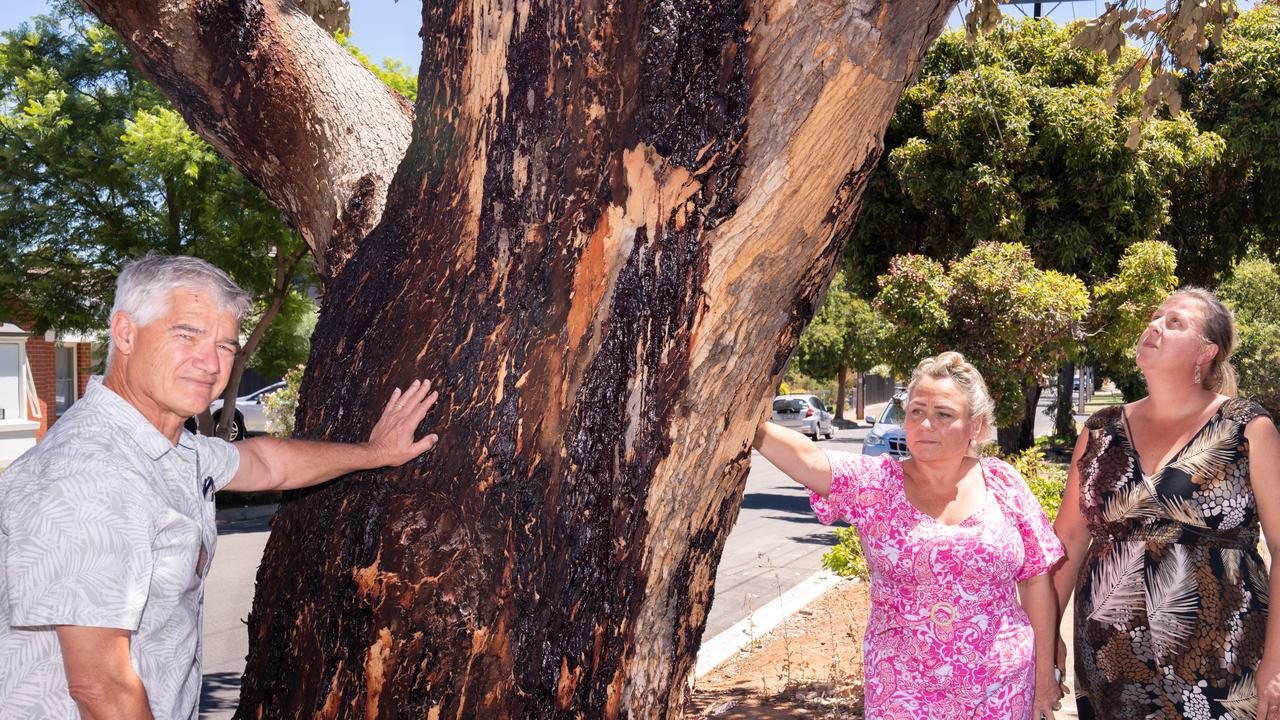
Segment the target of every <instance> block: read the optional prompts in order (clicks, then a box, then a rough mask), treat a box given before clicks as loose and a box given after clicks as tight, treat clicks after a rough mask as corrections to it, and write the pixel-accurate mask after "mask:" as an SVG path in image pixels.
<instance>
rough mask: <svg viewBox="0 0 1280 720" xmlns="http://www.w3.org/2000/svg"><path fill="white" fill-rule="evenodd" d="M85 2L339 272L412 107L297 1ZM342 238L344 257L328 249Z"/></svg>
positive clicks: (400, 143)
mask: <svg viewBox="0 0 1280 720" xmlns="http://www.w3.org/2000/svg"><path fill="white" fill-rule="evenodd" d="M82 4H83V5H84V6H85V7H86V8H87V9H88V10H89V11H90V12H92V13H94V14H95V15H97V16H98V17H99V18H101V19H102V20H103V22H105V23H107V24H108V25H110V26H111V27H113V28H115V30H116V31H117V32H119V33H120V35H121V37H122V38H123V39H124V42H125V44H126V45H127V46H128V47H129V50H130V52H131V53H132V55H133V57H134V61H135V62H136V63H137V65H138V67H139V69H140V70H141V71H142V73H143V74H144V75H146V76H147V78H149V79H150V80H151V81H152V82H154V83H155V84H156V85H157V86H158V87H159V88H160V90H161V91H162V92H164V94H165V95H166V96H168V97H169V99H170V100H171V101H172V102H173V104H174V106H175V107H176V108H177V109H178V111H179V112H180V113H182V116H183V117H184V118H186V120H187V122H188V123H189V124H190V125H191V127H192V128H193V129H194V130H195V131H196V132H197V133H198V134H199V135H200V136H201V137H203V138H204V139H205V140H207V141H208V142H209V143H210V144H212V145H213V146H214V147H215V148H216V149H217V150H218V151H219V152H220V153H222V155H223V156H225V157H226V158H228V159H229V160H231V162H232V163H234V164H235V165H236V167H237V168H239V169H240V171H241V172H243V173H244V174H245V175H246V176H247V177H248V178H249V179H250V180H251V181H253V183H254V184H255V185H257V186H258V187H260V188H262V189H263V191H264V192H266V194H267V197H269V198H270V199H271V201H272V202H273V203H274V204H275V205H276V206H278V207H279V208H281V210H283V211H284V213H285V215H286V217H287V218H288V219H289V222H290V224H292V225H293V227H294V228H296V229H297V231H298V232H299V233H300V234H301V235H302V237H303V239H304V240H305V241H306V243H307V245H308V246H309V247H310V248H311V251H312V252H313V253H314V254H315V257H316V264H317V267H318V268H319V269H320V272H321V274H322V275H323V276H325V277H332V276H333V275H334V274H335V272H336V270H337V269H339V267H340V265H341V263H342V262H344V261H345V258H346V257H349V255H350V250H351V248H352V247H353V246H354V244H355V243H356V242H358V241H359V240H360V239H362V238H363V236H364V235H365V234H366V233H367V232H368V231H369V230H370V229H371V228H372V227H373V226H374V225H375V224H376V223H377V221H378V219H379V218H381V216H382V210H383V206H384V204H385V201H386V188H387V185H388V183H389V182H390V179H391V176H392V174H393V173H394V172H395V170H396V167H397V166H398V165H399V163H400V160H401V158H402V157H403V156H404V152H405V149H406V148H407V147H408V145H409V135H410V126H411V123H412V118H413V109H412V107H411V106H410V104H409V103H408V101H407V100H405V99H404V98H403V97H401V96H400V95H399V94H397V93H395V92H394V91H392V90H390V89H388V88H387V87H386V86H385V85H383V83H382V81H381V80H379V79H378V78H377V77H376V76H374V75H373V74H372V73H370V72H369V71H368V70H366V69H365V68H364V67H362V66H361V65H360V63H359V62H358V61H356V60H355V59H354V58H353V57H351V55H350V54H349V53H348V52H347V51H346V50H344V49H343V48H342V47H341V46H339V45H338V44H337V42H335V41H334V40H333V39H332V38H331V37H330V36H329V35H328V33H327V32H325V30H323V29H322V28H320V27H319V26H318V25H316V23H315V22H314V21H312V19H311V18H310V17H308V16H307V14H306V13H305V12H303V11H302V10H300V9H299V8H298V6H297V5H295V4H294V3H293V2H292V1H291V0H263V1H262V2H251V1H250V0H226V1H225V2H208V3H203V2H201V3H191V2H179V1H178V0H82ZM336 225H337V226H340V228H336V227H335V226H336ZM335 234H337V235H340V237H338V238H335ZM335 242H336V243H337V244H339V245H341V246H342V247H343V248H344V250H343V251H342V252H339V253H336V254H335V253H331V252H330V249H331V247H332V246H333V245H334V244H335Z"/></svg>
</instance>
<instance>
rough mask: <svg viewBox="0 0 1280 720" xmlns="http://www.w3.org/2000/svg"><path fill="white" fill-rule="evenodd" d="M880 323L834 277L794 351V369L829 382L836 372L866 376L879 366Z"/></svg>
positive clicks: (840, 279)
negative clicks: (847, 369) (847, 371)
mask: <svg viewBox="0 0 1280 720" xmlns="http://www.w3.org/2000/svg"><path fill="white" fill-rule="evenodd" d="M883 324H884V321H883V320H882V319H881V318H880V317H879V315H878V314H877V313H876V311H875V309H874V308H872V307H871V303H869V302H867V301H866V300H864V299H862V298H860V297H858V296H857V295H855V294H854V293H853V292H851V291H850V290H849V288H848V287H846V286H845V280H844V274H843V273H837V274H836V277H835V279H834V280H832V281H831V286H830V287H829V288H828V289H827V297H826V299H825V300H824V301H823V304H822V307H821V309H819V310H818V314H817V315H815V316H814V318H813V322H811V323H809V327H807V328H805V331H804V334H802V335H801V336H800V344H799V346H797V348H796V359H795V362H796V367H797V368H798V369H799V370H800V372H803V373H804V374H806V375H809V376H810V377H814V378H819V379H823V378H830V377H833V376H834V375H836V373H837V372H839V370H840V368H842V367H844V368H849V369H852V370H856V371H859V372H866V371H867V370H870V369H871V368H872V367H873V366H875V365H877V364H878V363H879V360H878V359H877V356H876V353H877V351H878V349H879V344H880V336H881V335H882V334H883V332H884V327H883Z"/></svg>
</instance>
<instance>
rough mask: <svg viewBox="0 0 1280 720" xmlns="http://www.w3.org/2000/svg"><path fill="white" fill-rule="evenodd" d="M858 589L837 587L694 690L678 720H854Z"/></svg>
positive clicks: (862, 618)
mask: <svg viewBox="0 0 1280 720" xmlns="http://www.w3.org/2000/svg"><path fill="white" fill-rule="evenodd" d="M869 606H870V601H869V599H868V596H867V585H866V583H861V582H856V581H852V580H845V581H843V582H841V583H840V584H839V585H836V586H835V587H833V588H832V589H831V590H829V591H827V592H826V594H824V595H823V596H822V597H820V598H818V599H817V600H815V601H813V602H812V603H810V604H809V605H808V606H807V607H805V608H804V609H803V610H801V611H800V612H798V613H796V614H795V615H792V616H791V617H790V618H788V619H787V620H786V621H785V622H784V623H782V624H781V625H779V626H778V627H776V628H774V629H773V631H772V632H770V633H768V634H767V635H764V636H762V637H760V638H758V639H756V640H755V641H754V642H752V643H750V644H749V645H748V646H747V647H746V648H744V649H743V651H742V652H740V653H739V654H738V655H737V656H736V657H733V658H730V659H729V660H726V661H725V662H724V663H722V664H721V665H720V666H718V667H717V668H716V669H714V670H712V671H711V672H710V673H707V675H705V676H704V677H702V678H701V679H699V680H697V681H696V682H695V683H694V687H693V690H692V691H691V693H690V696H689V702H688V705H687V706H686V708H687V709H686V712H685V717H686V718H693V719H694V720H747V719H748V718H750V719H752V720H781V719H782V718H818V719H823V718H825V719H827V720H850V719H852V718H861V717H862V634H863V631H864V630H865V629H866V626H867V613H868V609H869Z"/></svg>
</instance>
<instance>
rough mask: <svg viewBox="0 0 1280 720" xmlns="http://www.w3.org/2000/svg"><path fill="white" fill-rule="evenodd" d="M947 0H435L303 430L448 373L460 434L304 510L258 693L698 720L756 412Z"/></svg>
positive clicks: (271, 606) (322, 352) (290, 711)
mask: <svg viewBox="0 0 1280 720" xmlns="http://www.w3.org/2000/svg"><path fill="white" fill-rule="evenodd" d="M92 4H95V5H104V4H105V5H110V4H112V3H109V2H106V0H93V2H92ZM197 5H198V6H199V5H200V4H197ZM227 5H228V6H233V7H234V6H241V5H243V6H244V7H245V8H252V7H258V3H250V2H247V0H245V1H243V2H232V1H230V0H229V1H228V2H227ZM950 5H951V3H949V2H944V1H941V0H931V1H926V0H894V1H892V2H890V1H889V0H848V1H846V0H840V1H831V2H808V3H793V2H787V1H784V0H777V1H775V2H721V1H719V0H674V1H671V0H664V1H662V2H658V1H656V0H655V1H653V2H640V1H637V2H627V3H603V2H591V1H589V0H584V1H582V2H564V1H563V0H557V1H555V2H550V1H546V2H531V1H527V0H526V1H516V0H492V1H491V2H476V3H433V2H428V3H426V4H425V8H424V14H423V16H424V17H423V37H424V38H425V43H424V44H425V50H424V57H423V65H422V71H421V76H420V77H421V80H420V87H419V101H418V106H417V108H416V119H415V121H414V126H413V138H412V141H411V143H410V146H409V149H408V151H407V154H406V157H405V159H404V161H403V162H402V163H401V165H400V166H399V169H398V170H397V171H396V174H395V176H394V179H393V181H392V182H391V184H390V188H389V190H388V191H387V194H386V205H385V210H384V211H383V212H382V214H381V220H380V222H379V223H378V224H377V226H376V227H375V228H373V230H372V231H371V232H370V233H368V235H367V236H362V238H361V239H360V240H359V241H358V242H356V243H355V244H354V245H353V246H352V247H350V248H349V252H344V254H341V255H340V256H337V257H336V259H334V260H333V261H332V262H330V263H329V264H328V265H327V267H328V268H329V269H330V270H331V272H333V277H332V280H331V281H330V282H329V284H328V286H327V288H326V293H325V298H324V303H323V311H322V316H321V319H320V324H319V326H318V328H317V330H316V333H315V336H314V338H313V341H312V356H311V362H310V363H309V365H308V370H307V376H306V378H305V379H304V381H303V388H302V396H303V397H302V402H301V405H300V409H299V416H298V428H299V434H300V435H302V436H305V437H315V438H329V439H333V440H348V441H355V440H361V439H363V438H364V437H365V436H366V434H367V433H368V430H369V428H370V427H371V425H372V423H373V420H374V419H375V418H376V416H377V414H378V412H379V411H380V409H381V408H382V406H383V404H384V403H385V401H386V399H387V397H388V395H389V393H390V392H391V390H392V388H393V387H395V386H398V385H399V386H402V385H405V384H407V383H408V382H409V381H410V380H411V379H413V378H417V377H427V378H431V379H433V380H436V381H437V382H438V383H439V386H440V390H441V393H442V395H441V402H440V405H439V406H438V410H437V411H435V412H433V414H432V415H431V416H429V417H428V420H427V422H426V423H425V428H424V430H425V429H430V430H431V431H434V432H438V433H439V434H440V437H441V441H440V443H439V445H438V446H437V448H436V449H435V450H434V451H433V452H432V453H431V454H429V455H427V456H426V457H423V458H421V459H419V460H417V461H415V462H413V463H411V464H410V465H408V466H406V467H404V468H400V469H396V470H385V471H379V472H370V473H364V474H361V475H358V476H353V477H348V478H344V479H341V480H339V481H336V482H333V483H330V484H328V485H326V486H323V487H320V488H316V489H313V490H310V491H305V492H300V493H297V494H295V495H294V496H293V497H290V498H288V499H287V500H286V501H285V503H284V504H283V505H282V507H281V509H280V512H279V514H278V515H277V517H276V520H275V522H274V526H273V530H272V536H271V539H270V541H269V543H268V546H267V550H266V555H265V557H264V560H263V565H262V570H261V571H260V574H259V581H258V591H257V596H256V598H255V602H254V609H253V613H252V615H251V617H250V622H249V631H250V654H249V659H248V667H247V670H246V675H245V679H244V684H243V694H242V704H241V707H240V710H239V714H238V716H237V717H242V718H257V717H272V718H275V717H281V718H284V717H288V718H293V717H307V718H311V717H368V718H372V717H386V718H395V717H404V718H538V719H542V718H558V717H565V718H571V717H572V718H579V717H580V718H622V717H629V718H654V717H678V716H679V715H680V714H681V708H682V703H683V696H684V691H685V680H686V678H687V677H688V675H689V672H690V670H691V669H692V667H693V665H694V659H695V655H696V653H697V649H698V646H699V642H700V640H701V635H702V630H703V626H704V622H705V618H706V612H707V610H708V608H709V606H710V603H711V594H712V588H713V582H714V572H715V568H716V564H717V561H718V559H719V556H720V551H721V547H722V544H723V542H724V539H725V536H726V535H727V533H728V531H729V529H730V527H731V526H732V525H733V522H734V520H735V519H736V517H737V512H738V505H739V502H740V499H741V493H742V487H743V482H744V478H745V475H746V472H747V469H748V462H749V458H750V453H749V443H750V440H751V437H752V435H753V432H754V429H755V426H756V423H757V422H758V421H759V420H760V419H761V418H762V417H763V416H764V415H765V412H766V410H767V407H768V399H769V395H770V391H771V389H772V388H773V387H774V386H775V385H776V383H777V381H778V377H779V374H780V373H781V371H782V369H783V367H784V366H785V364H786V361H787V359H788V358H789V356H790V354H791V352H792V351H793V349H794V347H795V344H796V339H797V336H798V335H799V333H800V331H801V330H802V329H803V327H804V325H805V324H806V323H807V322H808V320H809V319H810V318H811V316H812V315H813V313H814V311H815V309H816V308H817V307H818V305H819V303H820V301H821V295H822V293H823V289H824V288H825V287H826V284H827V282H828V281H829V280H830V278H831V276H832V275H833V273H834V272H835V269H836V267H837V265H838V264H839V260H840V252H841V249H842V247H841V245H842V241H843V238H844V237H846V235H847V232H848V230H849V228H850V226H851V224H852V222H853V219H854V217H855V215H856V212H857V209H858V207H859V205H860V202H861V196H862V192H863V189H864V187H865V184H866V181H867V178H868V176H869V174H870V173H871V171H872V169H873V168H874V167H875V164H876V162H877V161H878V159H879V154H880V148H881V139H882V136H883V132H884V129H885V127H886V125H887V124H888V121H889V118H890V115H891V113H892V112H893V108H894V105H895V103H896V101H897V99H898V96H899V94H900V93H901V91H902V89H903V88H904V87H905V86H906V84H907V83H908V82H910V81H911V80H912V79H913V78H914V77H915V76H916V74H917V72H918V70H919V64H920V60H921V59H922V57H923V55H924V52H925V50H926V48H927V46H928V44H929V43H930V42H931V41H932V40H933V38H934V37H935V36H936V35H937V34H938V32H939V31H940V30H941V28H942V27H943V25H944V23H945V19H946V17H947V14H948V12H949V10H950ZM262 6H263V7H266V8H267V9H266V11H265V17H267V18H268V19H269V18H271V17H274V16H275V15H279V14H282V13H283V14H287V12H288V11H287V8H288V7H289V6H287V5H279V6H278V5H277V4H276V3H272V2H265V3H262ZM280 8H286V10H284V11H282V10H280ZM245 14H246V15H248V14H250V13H247V12H246V13H245ZM231 15H232V14H231V13H226V12H223V13H220V14H219V15H218V17H219V18H222V19H225V18H227V17H231ZM246 22H252V20H247V21H246ZM122 34H125V35H126V36H128V29H127V28H124V29H122ZM242 36H243V37H244V38H247V39H246V40H244V42H251V41H252V40H253V38H255V37H257V35H255V34H254V33H243V34H242ZM278 47H280V46H279V45H270V46H267V45H263V46H262V52H263V53H271V52H275V51H277V48H278ZM285 47H287V43H286V45H285ZM143 49H146V48H145V47H144V48H143ZM312 56H319V54H318V53H312ZM142 62H143V63H144V65H145V64H146V62H147V60H146V58H145V57H144V59H143V61H142ZM194 65H195V66H196V67H202V65H201V64H200V63H195V64H194ZM156 74H157V75H162V76H163V78H165V79H170V78H171V75H172V74H171V73H170V74H161V73H156ZM235 78H236V81H237V82H242V81H248V80H251V78H250V77H249V76H246V75H244V74H243V73H241V74H237V75H236V76H235ZM196 80H198V78H197V79H196ZM196 80H193V82H195V81H196ZM206 90H207V88H206ZM311 90H312V91H315V92H323V91H324V90H323V88H311ZM166 91H168V92H170V95H171V96H172V97H174V98H175V100H176V101H177V102H178V103H179V104H181V103H182V102H183V98H182V97H181V93H179V92H174V91H172V89H170V88H166ZM246 92H247V93H248V96H250V97H256V98H258V101H259V102H261V103H270V102H273V101H278V100H279V98H278V96H277V95H276V94H273V93H264V94H262V95H260V96H255V95H253V94H252V91H251V89H250V90H246ZM202 97H203V96H202ZM224 100H225V101H226V102H229V103H233V102H235V99H234V98H233V97H226V98H224ZM360 110H361V108H359V107H358V106H354V107H352V108H351V112H352V113H353V117H358V113H359V112H360ZM242 119H243V116H242V115H235V116H234V117H232V118H231V120H232V121H233V122H236V121H240V120H242ZM351 121H352V122H356V120H354V119H353V120H351ZM218 127H219V128H225V127H226V125H225V124H223V125H218ZM291 127H292V126H291ZM240 131H241V132H259V131H260V132H264V133H268V134H269V133H270V132H271V129H270V127H268V126H262V127H254V126H252V125H246V126H243V127H242V128H241V130H240ZM261 144H262V143H241V144H237V143H224V144H223V145H225V146H228V147H232V148H238V147H241V146H245V147H247V148H248V150H247V151H246V152H245V153H244V157H245V158H248V159H247V160H245V162H252V161H253V159H254V158H255V157H257V155H256V154H255V153H254V152H252V150H253V149H254V148H257V147H258V146H259V145H261ZM223 145H220V147H222V146H223ZM342 159H343V161H350V158H349V157H345V156H344V157H343V158H342ZM269 176H270V177H276V175H274V174H271V175H269ZM260 177H268V175H266V174H260ZM304 189H305V188H304ZM320 195H323V193H320ZM316 196H317V193H315V192H312V193H310V194H307V193H305V192H301V190H299V192H295V193H293V194H291V195H289V198H291V199H296V198H297V197H303V198H304V199H305V198H314V197H316ZM286 210H287V211H290V212H291V217H294V218H295V222H298V223H300V224H305V223H307V222H309V221H310V220H312V219H314V218H316V217H327V216H326V215H324V213H319V212H311V213H298V212H296V211H292V210H289V209H288V208H286ZM315 227H320V225H316V226H315ZM322 235H323V232H322V231H321V230H318V229H317V230H314V231H313V232H312V233H311V234H310V235H308V239H309V241H312V240H313V239H314V238H320V237H321V236H322ZM315 246H316V245H314V244H313V247H315ZM330 256H331V257H333V253H330ZM348 258H349V259H348Z"/></svg>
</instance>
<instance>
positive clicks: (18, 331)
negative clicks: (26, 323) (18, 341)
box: [0, 322, 31, 337]
mask: <svg viewBox="0 0 1280 720" xmlns="http://www.w3.org/2000/svg"><path fill="white" fill-rule="evenodd" d="M0 337H31V333H29V332H27V331H26V330H23V329H22V328H20V327H18V326H17V325H14V324H13V323H9V322H6V323H0Z"/></svg>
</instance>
